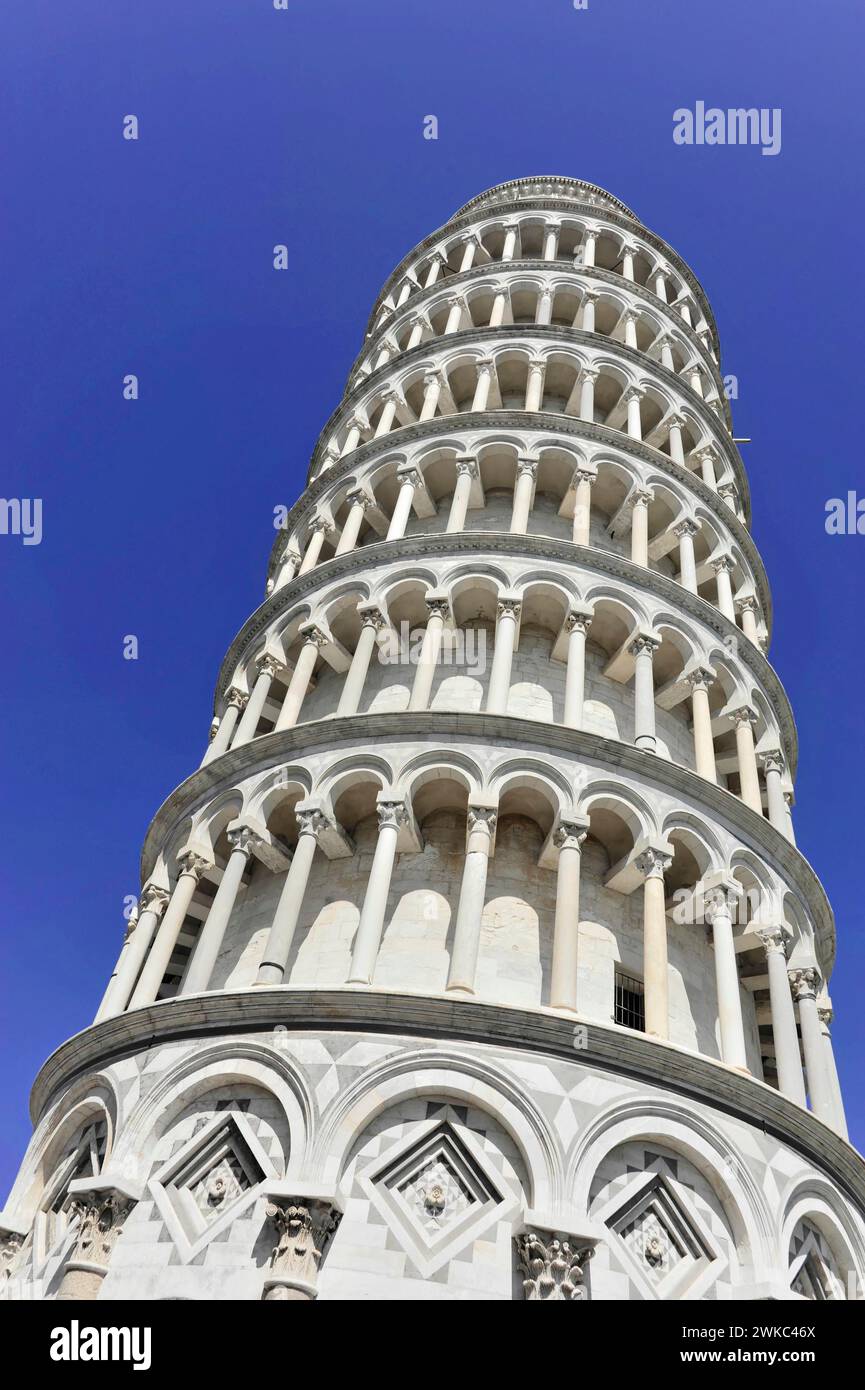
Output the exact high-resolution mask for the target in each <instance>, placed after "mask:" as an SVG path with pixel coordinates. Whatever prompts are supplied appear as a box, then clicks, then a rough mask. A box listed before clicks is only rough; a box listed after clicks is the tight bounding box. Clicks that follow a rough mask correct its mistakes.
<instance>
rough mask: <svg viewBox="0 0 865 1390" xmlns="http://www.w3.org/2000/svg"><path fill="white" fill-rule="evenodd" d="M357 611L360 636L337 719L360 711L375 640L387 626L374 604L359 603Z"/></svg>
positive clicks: (345, 681) (338, 708)
mask: <svg viewBox="0 0 865 1390" xmlns="http://www.w3.org/2000/svg"><path fill="white" fill-rule="evenodd" d="M357 611H358V615H359V616H360V636H359V637H358V639H357V646H356V647H355V649H354V655H353V656H352V659H351V665H350V666H349V668H348V670H347V672H346V674H345V680H344V681H343V686H342V692H341V694H340V697H339V704H338V705H337V707H336V713H337V717H338V718H339V717H345V716H347V715H351V714H357V712H358V710H359V709H360V702H361V698H362V696H363V688H364V685H365V683H366V677H367V672H368V671H369V663H370V661H371V660H372V655H373V652H374V651H375V644H376V638H377V637H378V634H379V633H380V632H381V630H382V628H384V627H386V626H387V619H386V618H385V616H384V614H383V613H382V611H381V609H380V608H379V607H378V606H377V605H376V604H374V603H359V604H358V607H357Z"/></svg>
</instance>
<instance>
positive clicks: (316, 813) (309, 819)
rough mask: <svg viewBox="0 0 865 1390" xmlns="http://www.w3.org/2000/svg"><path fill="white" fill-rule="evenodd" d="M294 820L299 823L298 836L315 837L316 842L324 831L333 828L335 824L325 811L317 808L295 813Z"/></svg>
mask: <svg viewBox="0 0 865 1390" xmlns="http://www.w3.org/2000/svg"><path fill="white" fill-rule="evenodd" d="M294 818H295V820H296V821H297V833H298V835H313V836H314V837H315V839H316V840H317V839H318V837H319V835H321V834H322V832H323V831H325V830H330V829H332V827H333V822H332V821H331V820H330V819H329V817H328V816H327V815H326V814H325V813H324V811H322V810H320V809H318V808H315V807H308V808H305V809H304V810H298V811H295V813H294Z"/></svg>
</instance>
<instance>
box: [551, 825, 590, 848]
mask: <svg viewBox="0 0 865 1390" xmlns="http://www.w3.org/2000/svg"><path fill="white" fill-rule="evenodd" d="M588 833H589V830H588V826H585V825H581V824H580V822H579V821H568V820H563V821H560V823H559V825H558V826H557V827H556V831H555V834H554V835H553V844H554V845H555V847H556V849H558V850H563V849H579V850H581V849H582V847H583V843H584V841H585V839H586V836H587V835H588Z"/></svg>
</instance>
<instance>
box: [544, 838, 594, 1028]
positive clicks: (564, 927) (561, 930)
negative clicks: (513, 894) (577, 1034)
mask: <svg viewBox="0 0 865 1390" xmlns="http://www.w3.org/2000/svg"><path fill="white" fill-rule="evenodd" d="M588 833H589V826H588V822H587V821H586V820H585V818H584V817H580V818H579V819H574V820H563V821H562V822H561V824H560V825H559V826H558V828H557V830H556V832H555V835H554V836H553V842H554V844H555V845H556V848H557V849H558V851H559V858H558V865H557V868H556V919H555V926H554V928H553V960H552V966H551V970H550V1007H551V1008H553V1009H569V1010H570V1011H571V1012H572V1013H573V1012H575V1011H576V1008H577V964H578V949H579V935H580V864H581V860H582V849H583V842H584V840H585V838H586V836H587V835H588Z"/></svg>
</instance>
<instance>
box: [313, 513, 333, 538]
mask: <svg viewBox="0 0 865 1390" xmlns="http://www.w3.org/2000/svg"><path fill="white" fill-rule="evenodd" d="M309 529H310V532H315V531H321V532H322V534H323V535H325V536H326V535H327V534H328V533H329V532H330V531H332V530H333V522H332V521H330V520H329V519H328V517H326V516H316V517H313V519H312V521H311V522H310V525H309Z"/></svg>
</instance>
